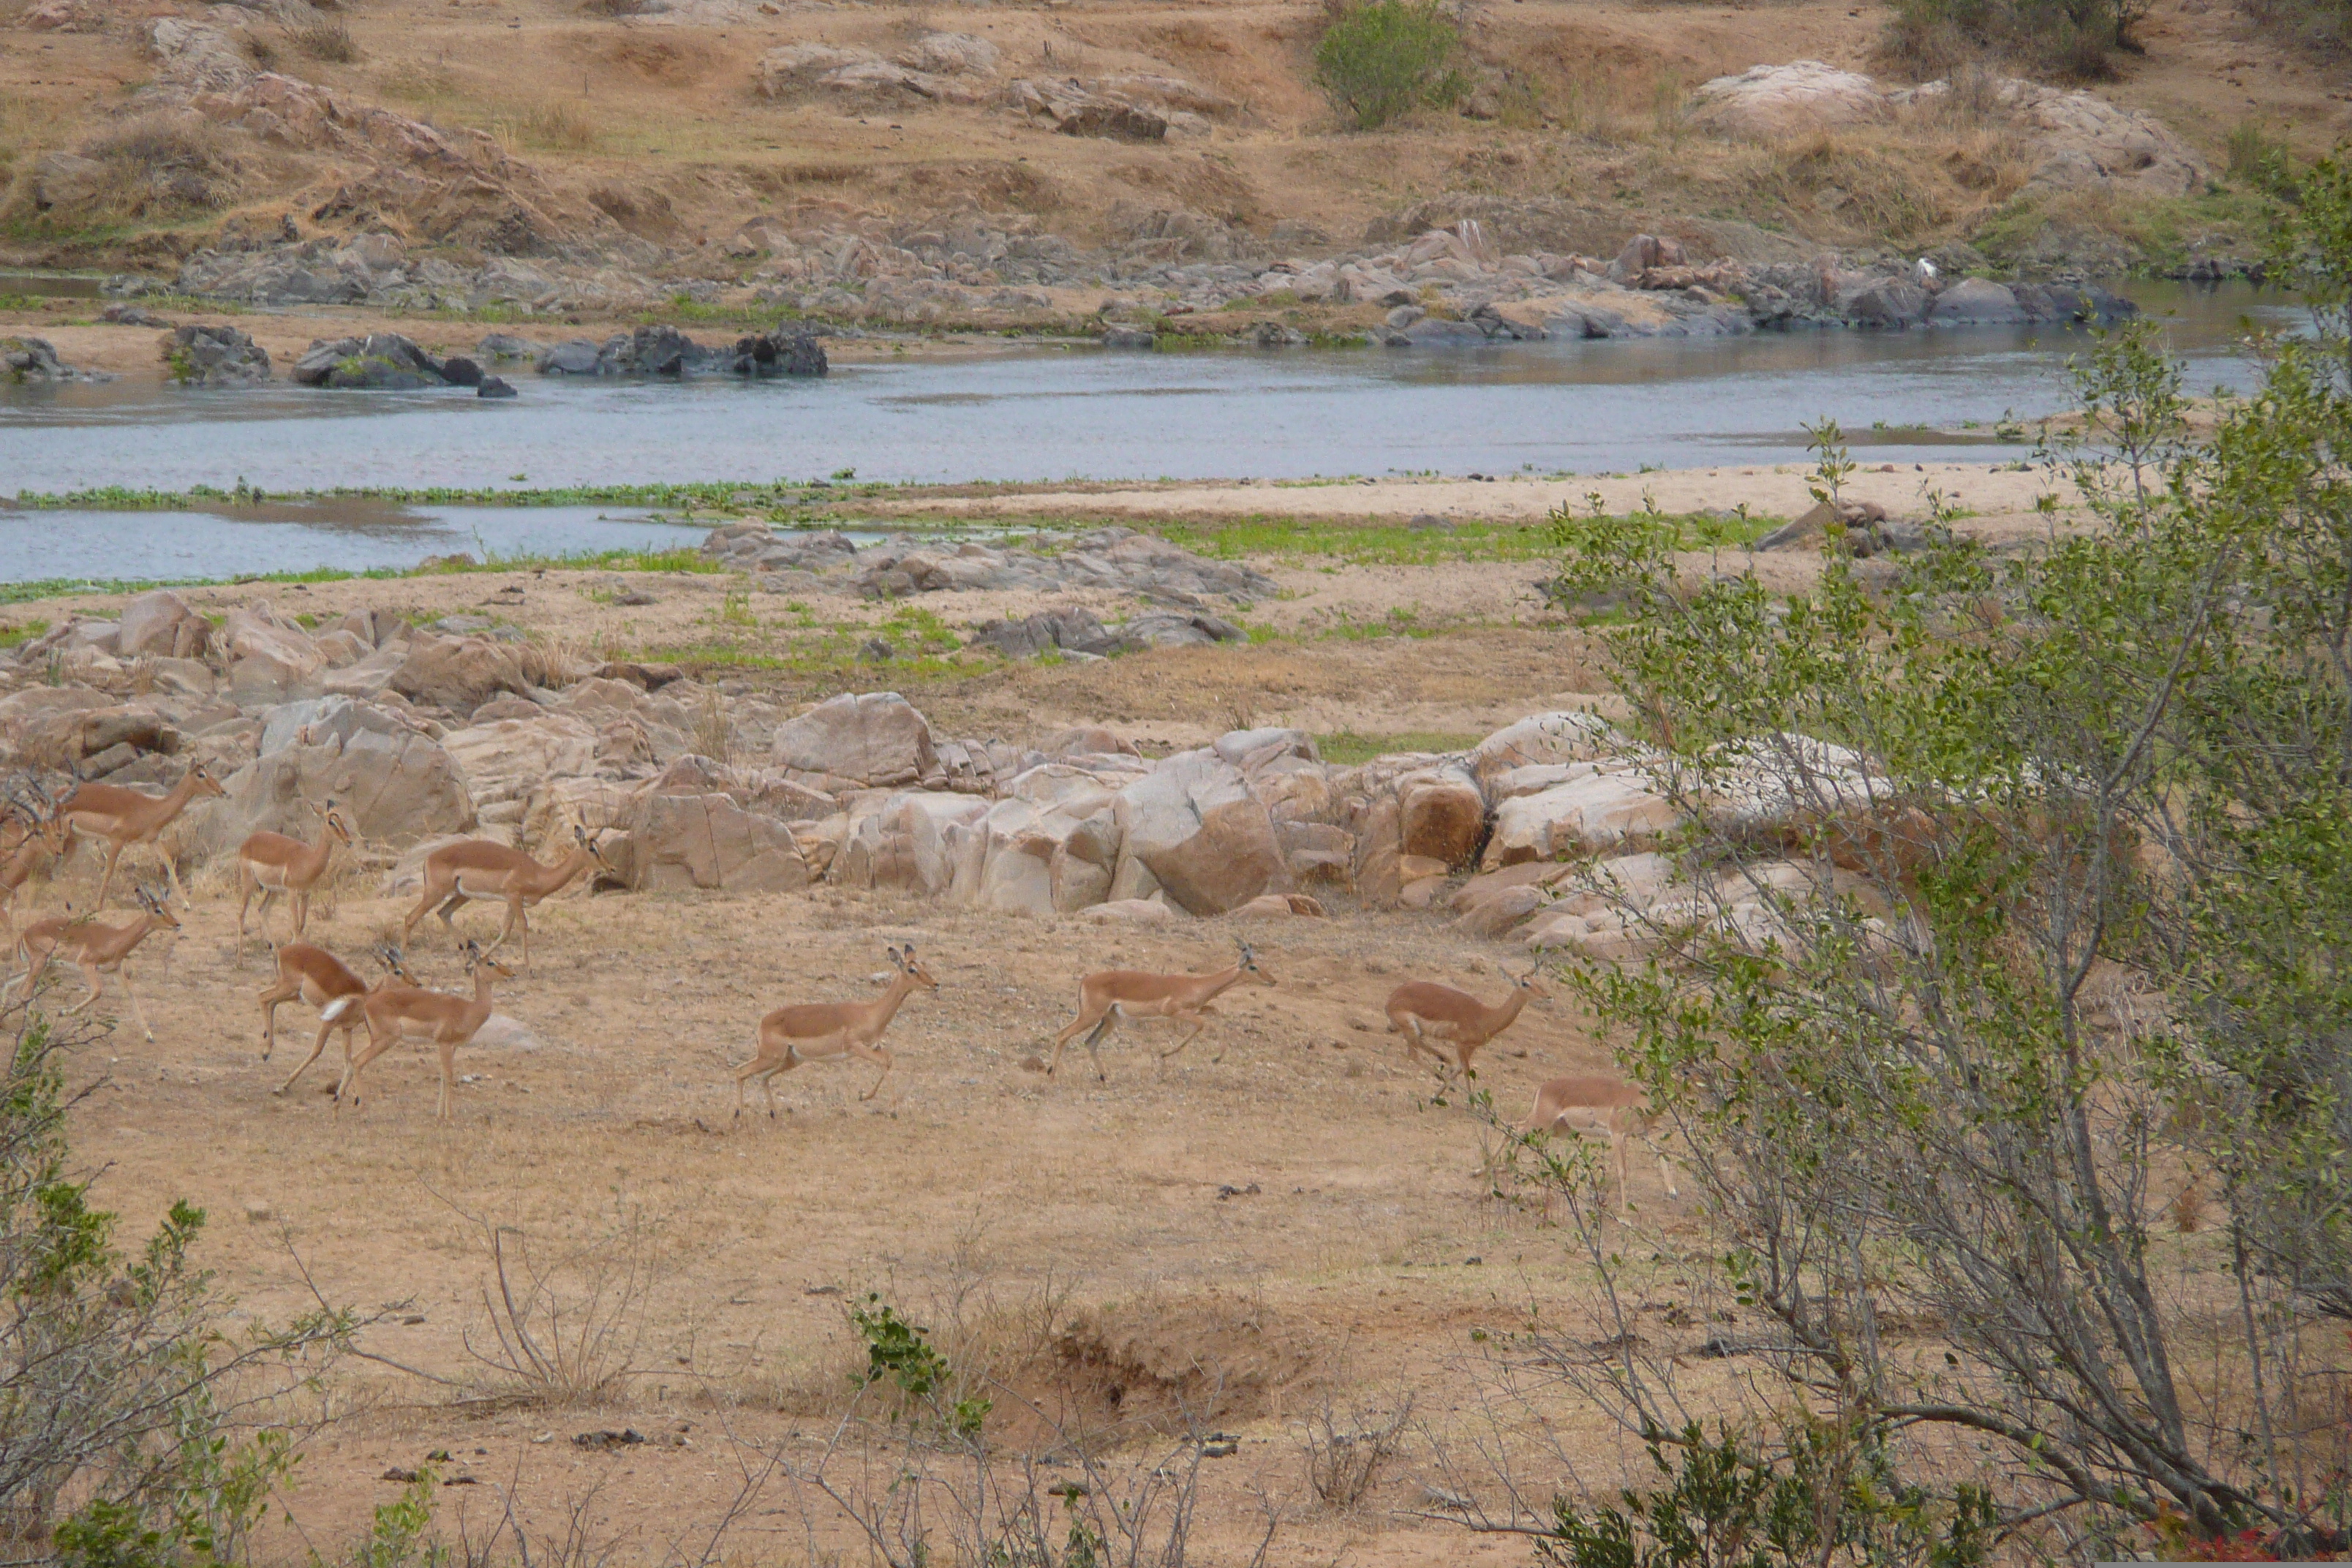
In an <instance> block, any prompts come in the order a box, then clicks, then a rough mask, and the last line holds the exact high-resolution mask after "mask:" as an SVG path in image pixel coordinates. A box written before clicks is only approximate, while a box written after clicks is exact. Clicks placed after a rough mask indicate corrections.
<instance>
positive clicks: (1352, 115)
mask: <svg viewBox="0 0 2352 1568" xmlns="http://www.w3.org/2000/svg"><path fill="white" fill-rule="evenodd" d="M1461 47H1462V35H1461V33H1460V32H1459V31H1458V30H1456V28H1455V27H1454V24H1453V23H1452V22H1451V21H1449V20H1448V19H1447V18H1446V16H1445V14H1444V12H1443V11H1442V10H1440V9H1439V8H1438V0H1370V3H1369V4H1366V5H1357V6H1355V7H1353V8H1352V9H1349V10H1348V11H1345V12H1342V13H1341V14H1340V15H1339V16H1338V17H1337V18H1335V19H1334V20H1333V21H1332V23H1331V25H1330V26H1328V27H1326V28H1325V29H1324V31H1323V39H1322V41H1321V42H1320V43H1318V44H1317V45H1316V46H1315V81H1316V85H1318V87H1320V88H1322V89H1323V94H1324V96H1325V97H1326V98H1328V99H1329V100H1331V107H1332V108H1334V109H1336V110H1339V112H1340V113H1341V114H1343V115H1345V116H1347V117H1348V119H1349V120H1350V121H1353V122H1354V123H1355V126H1356V129H1357V130H1359V131H1372V130H1377V129H1378V128H1379V127H1381V126H1383V125H1386V124H1387V123H1388V122H1389V121H1391V120H1394V119H1395V118H1397V116H1399V115H1401V114H1403V113H1406V112H1408V111H1409V110H1412V109H1414V108H1416V107H1418V106H1419V105H1421V104H1423V103H1424V102H1448V101H1451V100H1453V99H1454V98H1456V97H1459V96H1460V92H1461V85H1462V84H1461V79H1460V77H1459V76H1458V75H1457V74H1456V73H1455V72H1454V71H1453V70H1452V69H1451V66H1452V64H1453V61H1454V55H1455V54H1456V53H1458V52H1459V51H1460V49H1461Z"/></svg>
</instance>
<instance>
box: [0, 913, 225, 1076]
mask: <svg viewBox="0 0 2352 1568" xmlns="http://www.w3.org/2000/svg"><path fill="white" fill-rule="evenodd" d="M139 902H140V904H141V905H142V912H141V913H140V914H139V916H138V917H137V918H136V919H134V920H132V921H131V923H130V924H128V925H119V926H110V925H107V924H104V923H102V922H101V921H96V920H92V919H91V918H89V916H87V915H82V916H75V915H70V914H64V915H51V916H50V917H49V918H48V919H47V920H40V921H34V922H33V923H32V924H31V925H28V926H26V928H25V929H24V930H23V931H21V932H19V933H18V934H17V937H16V954H17V956H18V957H20V958H22V959H23V960H24V961H25V973H22V974H19V975H17V976H16V978H14V979H12V980H10V981H9V982H8V984H5V985H0V1004H5V1002H6V1001H7V999H8V993H10V992H11V991H14V990H15V989H16V987H17V986H19V985H22V986H24V987H25V992H26V995H28V996H29V995H30V994H32V987H33V983H34V982H35V981H37V980H38V979H39V978H40V975H41V971H43V970H45V969H47V967H48V966H49V961H50V960H51V959H54V958H58V957H63V958H66V959H68V960H69V961H70V962H72V963H78V964H79V965H80V966H81V977H82V984H85V985H87V986H89V995H87V996H84V997H83V998H82V999H81V1000H80V1001H79V1002H77V1003H75V1004H74V1005H72V1006H70V1007H68V1008H67V1009H66V1012H67V1013H68V1014H69V1015H70V1014H74V1013H79V1012H80V1011H81V1010H82V1009H83V1008H85V1007H88V1006H89V1005H90V1004H91V1003H93V1002H95V1001H97V1000H98V994H99V991H100V988H101V987H102V986H103V985H104V984H105V977H106V976H107V975H109V974H111V975H113V976H114V977H115V979H117V980H118V981H120V982H121V984H122V994H124V995H125V996H128V997H129V998H131V1017H133V1018H134V1019H136V1020H138V1024H139V1032H140V1033H141V1034H142V1035H144V1036H146V1037H147V1043H148V1044H150V1045H152V1044H154V1042H155V1031H154V1030H153V1029H152V1028H150V1027H149V1026H148V1024H147V1012H146V1009H145V1008H143V1007H142V1006H140V1005H139V993H137V992H136V991H133V990H132V989H131V972H130V971H129V970H128V969H125V968H124V967H123V963H124V961H125V960H127V959H128V958H130V956H131V950H132V949H133V948H135V947H137V946H138V945H139V944H140V943H141V942H144V941H146V940H147V938H148V936H149V935H150V934H151V933H152V932H154V931H166V930H168V931H177V930H179V929H180V922H179V921H178V920H176V919H175V918H173V914H172V907H171V905H169V904H167V903H165V902H164V901H163V900H161V899H159V898H157V897H156V896H155V895H154V894H152V893H151V892H149V891H148V890H147V889H144V888H142V889H139Z"/></svg>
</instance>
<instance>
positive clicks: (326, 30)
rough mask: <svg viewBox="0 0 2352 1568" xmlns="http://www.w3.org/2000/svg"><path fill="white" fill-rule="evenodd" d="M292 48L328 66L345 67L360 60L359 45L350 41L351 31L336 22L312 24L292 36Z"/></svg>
mask: <svg viewBox="0 0 2352 1568" xmlns="http://www.w3.org/2000/svg"><path fill="white" fill-rule="evenodd" d="M294 47H296V48H297V49H299V50H300V51H301V52H302V53H303V54H304V55H306V56H308V57H309V58H311V59H314V60H323V61H325V62H326V63H328V64H329V65H338V66H347V65H350V64H351V63H352V61H354V60H356V59H358V58H360V47H359V45H357V44H355V43H353V42H352V30H351V28H350V27H349V26H345V25H344V24H343V23H341V22H338V21H325V22H314V23H312V24H311V25H310V26H307V27H303V28H300V29H299V30H298V31H297V32H296V33H295V34H294Z"/></svg>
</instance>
